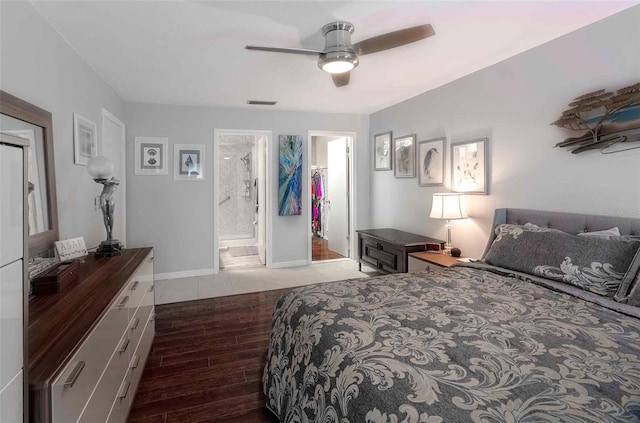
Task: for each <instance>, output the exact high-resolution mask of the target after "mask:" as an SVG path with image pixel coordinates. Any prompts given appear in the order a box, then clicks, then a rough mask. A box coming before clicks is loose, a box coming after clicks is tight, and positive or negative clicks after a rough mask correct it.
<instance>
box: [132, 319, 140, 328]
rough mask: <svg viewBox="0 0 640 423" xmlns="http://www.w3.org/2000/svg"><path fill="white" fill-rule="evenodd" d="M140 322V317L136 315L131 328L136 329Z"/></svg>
mask: <svg viewBox="0 0 640 423" xmlns="http://www.w3.org/2000/svg"><path fill="white" fill-rule="evenodd" d="M139 324H140V318H138V317H136V318H135V319H134V320H133V323H132V324H131V330H136V328H137V327H138V325H139Z"/></svg>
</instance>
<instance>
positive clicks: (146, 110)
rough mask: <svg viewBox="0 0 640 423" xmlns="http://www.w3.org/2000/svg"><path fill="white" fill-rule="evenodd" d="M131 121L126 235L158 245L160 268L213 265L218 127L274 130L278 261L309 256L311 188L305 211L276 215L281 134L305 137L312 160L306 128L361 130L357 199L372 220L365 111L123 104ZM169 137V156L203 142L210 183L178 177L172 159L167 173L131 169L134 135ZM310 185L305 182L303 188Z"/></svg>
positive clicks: (362, 216)
mask: <svg viewBox="0 0 640 423" xmlns="http://www.w3.org/2000/svg"><path fill="white" fill-rule="evenodd" d="M125 109H126V122H127V125H128V126H127V148H128V149H127V163H128V164H127V210H128V211H127V230H128V232H127V237H128V242H129V245H130V246H142V245H153V246H154V247H155V249H156V250H155V251H156V257H157V260H156V266H157V267H156V272H157V273H174V272H189V271H198V270H203V269H212V268H213V257H214V251H213V240H214V238H213V235H214V234H213V219H214V216H213V187H214V183H215V182H216V181H214V180H213V174H214V166H215V165H216V163H217V159H218V158H217V157H213V131H214V128H217V129H253V130H271V131H273V142H272V145H271V149H270V152H269V153H270V155H271V161H272V162H271V163H270V165H271V166H275V169H276V171H275V172H274V173H273V175H274V178H273V180H271V181H270V182H271V192H270V193H269V195H270V196H271V198H272V200H273V201H272V205H273V207H274V208H273V210H270V212H271V214H272V216H273V251H272V254H273V255H272V260H273V262H274V264H277V263H286V262H295V261H301V260H307V257H308V249H309V248H310V246H309V245H308V242H309V241H308V234H309V231H310V226H311V222H310V221H307V218H306V214H305V209H306V207H307V202H308V195H309V192H308V191H309V190H306V189H303V198H302V204H303V215H301V216H286V217H284V216H278V215H277V186H278V180H277V165H278V161H277V160H278V135H284V134H287V135H301V136H302V137H303V140H304V152H303V153H304V156H303V157H305V161H306V157H307V148H308V140H307V131H308V130H310V129H311V130H325V131H353V132H356V133H357V141H356V142H357V143H358V146H357V147H356V151H357V155H358V157H356V163H357V166H358V167H357V169H358V170H357V186H356V189H355V193H354V194H355V201H356V203H357V210H358V214H357V216H356V219H357V227H364V226H368V223H369V215H368V211H369V178H368V177H369V172H368V169H369V153H370V151H369V149H368V148H367V145H368V138H369V137H368V124H369V120H368V117H367V116H362V115H346V114H326V113H298V112H278V111H261V110H247V109H230V108H206V107H186V106H169V105H154V104H141V103H126V104H125ZM136 136H149V137H167V138H169V159H170V160H171V159H173V145H174V144H181V143H189V144H204V145H205V146H206V147H205V148H206V153H205V156H206V159H205V180H204V181H201V182H194V181H174V180H173V163H171V164H170V165H169V174H168V175H166V176H136V175H134V174H133V154H134V138H135V137H136ZM308 178H309V175H308V164H307V163H306V162H305V164H303V180H304V181H308ZM307 185H308V184H307V183H306V182H305V185H304V186H307Z"/></svg>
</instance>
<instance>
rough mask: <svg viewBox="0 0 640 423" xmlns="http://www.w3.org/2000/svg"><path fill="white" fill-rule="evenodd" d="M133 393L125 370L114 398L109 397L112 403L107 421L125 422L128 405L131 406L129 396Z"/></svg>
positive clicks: (112, 422) (114, 422) (109, 422)
mask: <svg viewBox="0 0 640 423" xmlns="http://www.w3.org/2000/svg"><path fill="white" fill-rule="evenodd" d="M133 394H134V393H133V392H132V391H131V382H129V371H127V372H126V375H125V376H124V378H122V380H121V381H120V385H119V386H118V393H117V394H116V398H115V400H114V399H113V398H110V399H111V400H112V404H111V410H110V411H109V417H108V418H107V422H108V423H126V421H127V415H128V414H129V407H130V406H131V396H132V395H133Z"/></svg>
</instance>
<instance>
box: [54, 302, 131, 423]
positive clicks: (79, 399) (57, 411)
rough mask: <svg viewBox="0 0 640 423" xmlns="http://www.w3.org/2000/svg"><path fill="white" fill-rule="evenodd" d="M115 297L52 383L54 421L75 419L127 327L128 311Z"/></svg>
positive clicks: (65, 422) (65, 421)
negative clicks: (114, 300)
mask: <svg viewBox="0 0 640 423" xmlns="http://www.w3.org/2000/svg"><path fill="white" fill-rule="evenodd" d="M125 296H126V293H123V294H121V295H120V297H118V300H117V301H116V302H115V304H113V305H112V306H111V308H110V309H109V311H107V314H106V315H105V316H104V317H103V318H102V320H101V321H100V323H98V325H97V326H96V328H95V329H94V330H93V331H92V332H91V334H90V335H89V337H88V338H87V339H86V340H85V342H84V343H83V344H82V346H81V347H80V349H79V350H78V351H77V352H76V354H75V355H74V356H73V358H72V359H71V360H70V361H69V364H67V366H66V367H65V368H64V370H63V371H62V372H61V373H60V375H59V376H58V378H57V379H56V381H55V382H54V383H53V384H52V386H51V398H52V406H51V408H52V413H53V421H54V422H60V423H67V422H75V421H76V420H77V419H78V417H79V416H80V414H81V413H82V410H83V408H84V406H85V404H86V403H87V401H88V400H89V396H90V395H91V393H92V392H93V390H94V388H95V387H96V384H97V383H98V380H99V379H100V376H101V375H102V372H103V370H104V368H105V366H106V365H107V363H108V362H109V359H110V358H111V355H112V353H113V351H114V350H115V349H116V347H117V346H118V342H119V340H120V339H121V338H122V336H123V334H124V332H125V331H126V330H127V322H128V320H129V319H128V311H127V309H126V308H125V307H122V306H121V305H122V302H123V301H124V297H125Z"/></svg>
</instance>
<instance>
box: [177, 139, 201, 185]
mask: <svg viewBox="0 0 640 423" xmlns="http://www.w3.org/2000/svg"><path fill="white" fill-rule="evenodd" d="M173 156H174V157H173V161H174V163H173V166H174V167H173V169H174V170H173V179H174V180H176V181H204V145H201V144H175V145H174V146H173Z"/></svg>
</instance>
